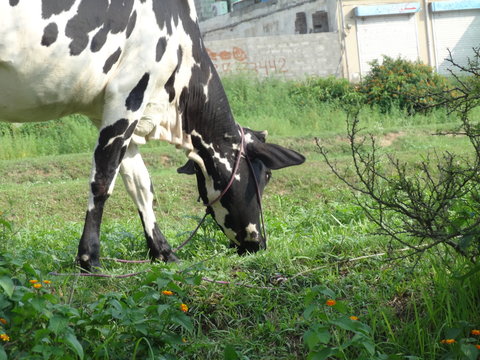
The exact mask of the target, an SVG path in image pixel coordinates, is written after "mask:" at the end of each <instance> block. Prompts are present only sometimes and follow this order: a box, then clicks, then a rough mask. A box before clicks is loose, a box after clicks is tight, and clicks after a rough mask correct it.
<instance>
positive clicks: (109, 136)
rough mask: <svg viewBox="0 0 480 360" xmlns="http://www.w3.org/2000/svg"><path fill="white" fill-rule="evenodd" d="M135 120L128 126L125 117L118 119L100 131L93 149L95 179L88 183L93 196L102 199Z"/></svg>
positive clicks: (135, 122)
mask: <svg viewBox="0 0 480 360" xmlns="http://www.w3.org/2000/svg"><path fill="white" fill-rule="evenodd" d="M136 125H137V121H134V122H133V123H132V124H130V126H129V125H128V120H127V119H120V120H118V121H117V122H116V123H115V124H113V125H109V126H106V127H105V128H103V129H102V130H101V131H100V136H99V138H98V145H97V147H96V149H95V153H94V159H95V167H96V172H95V181H94V182H92V183H91V184H90V186H91V189H92V194H93V196H94V198H97V199H104V198H105V197H106V196H107V191H108V189H109V187H110V185H111V183H112V180H113V178H114V175H115V173H116V171H117V168H118V166H119V165H120V162H121V161H122V159H123V156H124V155H125V151H126V149H127V147H126V146H124V145H125V141H126V140H127V139H129V138H130V136H132V134H133V131H134V130H135V126H136Z"/></svg>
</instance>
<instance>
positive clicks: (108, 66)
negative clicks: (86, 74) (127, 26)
mask: <svg viewBox="0 0 480 360" xmlns="http://www.w3.org/2000/svg"><path fill="white" fill-rule="evenodd" d="M121 54H122V49H120V48H118V49H117V51H115V52H114V53H113V54H112V55H110V56H109V57H108V59H107V61H105V65H103V72H104V74H108V72H109V71H110V70H111V69H112V66H113V65H114V64H115V63H116V62H117V61H118V59H119V58H120V55H121Z"/></svg>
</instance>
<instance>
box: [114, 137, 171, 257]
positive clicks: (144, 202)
mask: <svg viewBox="0 0 480 360" xmlns="http://www.w3.org/2000/svg"><path fill="white" fill-rule="evenodd" d="M120 174H121V175H122V178H123V181H124V183H125V187H126V189H127V191H128V193H129V194H130V196H131V197H132V199H133V201H134V202H135V205H136V206H137V209H138V213H139V214H140V219H141V220H142V225H143V229H144V231H145V238H146V239H147V245H148V248H149V251H150V257H151V258H152V259H161V260H164V261H167V262H173V261H177V260H178V258H177V257H176V256H175V254H174V253H173V252H172V248H171V247H170V245H169V244H168V242H167V240H166V239H165V237H164V236H163V234H162V232H161V231H160V229H159V228H158V225H157V221H156V218H155V213H154V211H153V202H154V193H153V186H152V182H151V180H150V175H149V174H148V170H147V168H146V166H145V163H144V162H143V159H142V156H141V155H140V153H139V151H138V147H137V145H136V144H134V143H130V145H129V146H128V148H127V152H126V153H125V157H124V158H123V161H122V163H121V165H120Z"/></svg>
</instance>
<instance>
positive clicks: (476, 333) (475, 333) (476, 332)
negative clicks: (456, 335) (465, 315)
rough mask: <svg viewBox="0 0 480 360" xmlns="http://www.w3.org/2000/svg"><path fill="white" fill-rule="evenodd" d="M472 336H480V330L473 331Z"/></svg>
mask: <svg viewBox="0 0 480 360" xmlns="http://www.w3.org/2000/svg"><path fill="white" fill-rule="evenodd" d="M470 334H472V335H480V330H477V329H473V330H472V331H471V332H470Z"/></svg>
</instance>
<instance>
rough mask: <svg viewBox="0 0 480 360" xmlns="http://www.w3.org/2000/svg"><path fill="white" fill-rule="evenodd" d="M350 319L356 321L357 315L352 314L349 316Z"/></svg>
mask: <svg viewBox="0 0 480 360" xmlns="http://www.w3.org/2000/svg"><path fill="white" fill-rule="evenodd" d="M350 320H353V321H357V320H358V317H357V316H354V315H352V316H350Z"/></svg>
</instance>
